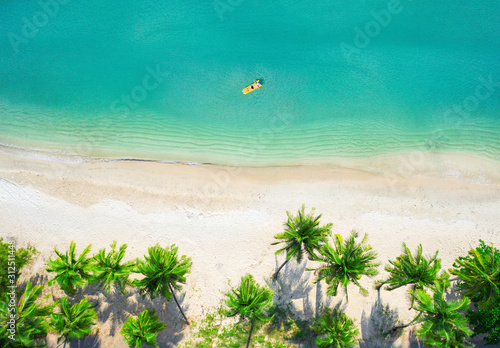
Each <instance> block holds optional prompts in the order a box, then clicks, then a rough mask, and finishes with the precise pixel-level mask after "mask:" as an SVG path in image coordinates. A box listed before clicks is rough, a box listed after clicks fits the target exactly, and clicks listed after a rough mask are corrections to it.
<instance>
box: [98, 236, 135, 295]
mask: <svg viewBox="0 0 500 348" xmlns="http://www.w3.org/2000/svg"><path fill="white" fill-rule="evenodd" d="M126 250H127V244H123V245H122V246H121V247H120V249H119V250H118V251H116V241H113V244H111V251H110V252H109V253H108V254H107V255H106V250H105V249H101V250H99V252H98V253H97V254H96V255H94V260H95V261H94V264H93V265H92V268H93V275H92V277H91V278H90V281H89V282H90V283H99V287H101V288H103V287H105V288H106V295H108V294H109V292H110V290H111V288H112V287H113V286H114V285H116V286H117V287H118V288H119V289H120V291H121V292H122V294H125V287H126V286H127V285H128V284H129V279H128V277H129V274H130V272H132V271H133V270H134V268H135V264H134V262H133V261H129V262H125V263H121V261H122V259H123V257H124V256H125V251H126Z"/></svg>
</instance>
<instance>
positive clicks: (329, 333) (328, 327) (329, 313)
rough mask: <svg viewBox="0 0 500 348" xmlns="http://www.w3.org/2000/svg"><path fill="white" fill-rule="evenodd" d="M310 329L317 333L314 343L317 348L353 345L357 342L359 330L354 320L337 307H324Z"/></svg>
mask: <svg viewBox="0 0 500 348" xmlns="http://www.w3.org/2000/svg"><path fill="white" fill-rule="evenodd" d="M311 329H313V330H314V332H316V334H317V335H318V337H317V338H316V345H317V346H318V347H319V348H334V347H335V348H337V347H342V348H344V347H353V346H356V344H357V343H358V341H357V339H356V337H358V336H359V330H358V328H357V327H356V324H354V320H353V319H350V318H348V317H347V315H346V314H345V313H344V312H343V311H341V310H338V309H333V310H332V309H331V308H327V309H325V311H324V313H323V315H322V316H321V317H319V318H318V319H317V320H315V322H314V324H313V325H312V326H311Z"/></svg>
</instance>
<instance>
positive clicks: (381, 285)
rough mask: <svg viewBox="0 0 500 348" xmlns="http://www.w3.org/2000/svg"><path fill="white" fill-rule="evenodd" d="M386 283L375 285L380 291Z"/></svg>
mask: <svg viewBox="0 0 500 348" xmlns="http://www.w3.org/2000/svg"><path fill="white" fill-rule="evenodd" d="M384 285H385V282H380V283H379V284H377V285H375V290H377V291H380V289H381V288H382V287H383V286H384Z"/></svg>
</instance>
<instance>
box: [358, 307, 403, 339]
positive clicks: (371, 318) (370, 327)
mask: <svg viewBox="0 0 500 348" xmlns="http://www.w3.org/2000/svg"><path fill="white" fill-rule="evenodd" d="M399 324H400V323H399V316H398V311H397V309H391V308H390V307H389V305H388V304H384V303H382V301H381V299H380V298H378V299H377V301H376V302H375V303H374V304H373V306H372V308H371V310H370V314H369V315H367V314H366V312H365V311H364V310H363V313H362V315H361V337H362V340H359V346H360V348H369V347H375V348H383V347H398V346H396V345H395V343H394V341H395V340H397V339H398V338H399V337H400V336H401V334H402V330H398V331H396V332H394V333H392V332H391V329H392V328H393V327H395V326H397V325H399Z"/></svg>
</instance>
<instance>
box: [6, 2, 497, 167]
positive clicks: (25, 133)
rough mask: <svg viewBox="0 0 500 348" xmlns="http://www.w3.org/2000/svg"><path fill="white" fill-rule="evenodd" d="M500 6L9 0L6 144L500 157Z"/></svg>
mask: <svg viewBox="0 0 500 348" xmlns="http://www.w3.org/2000/svg"><path fill="white" fill-rule="evenodd" d="M499 18H500V2H499V1H498V0H482V1H466V0H442V1H434V0H421V1H417V0H413V1H411V0H400V1H398V0H390V1H385V0H359V1H340V0H319V1H314V2H309V1H299V0H273V1H269V0H252V1H250V0H215V1H213V0H194V1H185V0H169V1H138V2H124V1H117V0H107V1H102V0H87V1H77V0H40V1H28V0H22V1H19V0H3V1H1V2H0V144H2V146H4V147H5V146H9V147H21V148H28V149H41V150H47V151H49V152H52V153H56V154H57V153H71V154H79V155H85V156H94V157H110V158H138V159H153V160H166V161H181V162H201V163H218V164H232V165H259V166H266V165H278V164H304V163H305V164H307V163H333V162H335V161H336V160H338V159H339V158H364V157H370V156H374V155H380V154H395V153H405V152H409V151H413V150H425V151H434V152H446V153H467V154H474V155H478V156H480V157H485V158H490V159H500V64H499V63H500V25H498V20H499ZM255 79H260V80H261V82H262V84H263V87H262V88H261V89H259V90H257V91H254V92H252V93H250V94H248V95H243V94H242V92H241V90H242V89H243V88H244V87H246V86H248V85H250V84H251V83H252V82H253V81H254V80H255ZM0 149H1V147H0Z"/></svg>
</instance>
